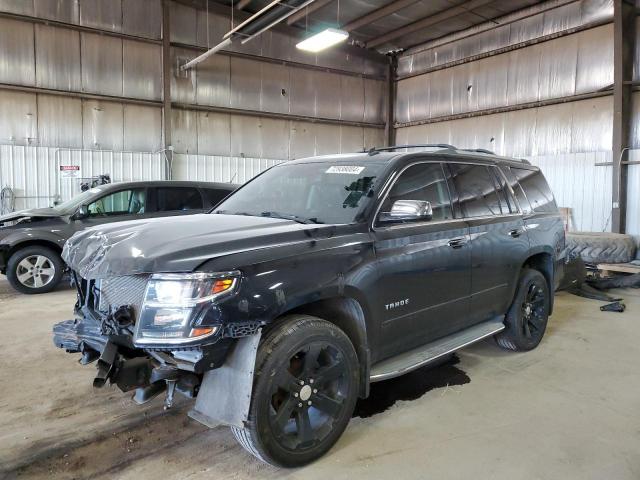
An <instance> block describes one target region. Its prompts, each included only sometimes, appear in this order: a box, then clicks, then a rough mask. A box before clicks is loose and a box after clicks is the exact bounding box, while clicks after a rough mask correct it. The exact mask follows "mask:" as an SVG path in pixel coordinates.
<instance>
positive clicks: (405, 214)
mask: <svg viewBox="0 0 640 480" xmlns="http://www.w3.org/2000/svg"><path fill="white" fill-rule="evenodd" d="M432 218H433V209H432V208H431V203H430V202H427V201H425V200H396V201H395V202H394V204H393V205H392V206H391V211H390V212H382V213H381V214H380V221H381V222H385V223H386V222H415V221H423V222H425V221H426V222H428V221H429V220H431V219H432Z"/></svg>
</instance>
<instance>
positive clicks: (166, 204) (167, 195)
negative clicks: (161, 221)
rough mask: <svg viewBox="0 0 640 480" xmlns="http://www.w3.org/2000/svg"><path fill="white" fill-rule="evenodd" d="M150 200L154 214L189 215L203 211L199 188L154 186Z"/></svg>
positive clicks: (158, 215)
mask: <svg viewBox="0 0 640 480" xmlns="http://www.w3.org/2000/svg"><path fill="white" fill-rule="evenodd" d="M151 190H152V202H153V205H154V206H155V216H157V217H165V216H174V215H189V214H194V213H202V212H204V211H205V208H204V202H203V199H202V194H201V193H200V190H198V189H197V188H195V187H170V186H167V187H155V188H153V189H151Z"/></svg>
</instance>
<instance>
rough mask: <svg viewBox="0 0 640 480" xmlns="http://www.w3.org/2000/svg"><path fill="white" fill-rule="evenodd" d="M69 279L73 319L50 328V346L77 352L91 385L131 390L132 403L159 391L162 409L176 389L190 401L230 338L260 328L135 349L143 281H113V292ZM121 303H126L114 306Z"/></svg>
mask: <svg viewBox="0 0 640 480" xmlns="http://www.w3.org/2000/svg"><path fill="white" fill-rule="evenodd" d="M73 278H74V282H75V284H76V288H77V290H78V301H77V303H76V307H75V318H74V319H73V320H66V321H63V322H60V323H58V324H56V325H54V327H53V343H54V345H55V346H57V347H59V348H62V349H64V350H66V351H67V352H69V353H80V354H81V355H82V356H81V358H80V363H81V364H83V365H87V364H90V363H93V362H96V366H97V372H96V376H95V378H94V381H93V385H94V387H98V388H100V387H103V386H104V385H106V384H107V383H108V384H115V385H117V386H118V388H120V389H121V390H122V391H123V392H129V391H133V390H135V395H134V397H133V399H134V400H135V401H136V402H137V403H144V402H147V401H148V400H150V399H151V398H153V397H155V396H156V395H158V394H160V393H162V392H163V391H166V392H167V395H166V400H165V406H166V407H170V406H171V405H172V403H173V396H174V392H176V391H177V392H179V393H182V394H184V395H185V396H187V397H190V398H193V397H195V396H196V395H197V394H198V390H199V388H200V384H201V382H202V378H203V377H204V375H205V373H206V372H208V371H210V370H214V369H217V368H219V367H220V366H222V365H223V364H224V362H225V359H226V358H227V355H228V352H229V349H230V348H231V346H232V345H233V344H234V342H235V341H236V340H235V339H237V338H240V337H242V336H246V335H250V334H252V333H255V332H256V331H257V329H258V328H259V326H260V324H259V323H257V322H239V323H237V324H233V326H231V325H228V324H226V325H222V326H221V327H220V328H219V329H217V332H218V333H217V335H215V336H214V337H209V338H207V339H206V341H202V342H201V343H199V344H195V345H194V344H189V345H175V346H171V345H156V346H153V345H144V346H140V345H135V344H134V330H135V328H136V322H137V321H139V318H138V317H139V315H138V314H137V312H140V311H141V297H140V295H141V292H144V290H145V279H144V278H142V279H131V278H130V279H125V280H122V281H120V282H116V283H115V285H116V286H117V287H118V288H117V289H116V290H113V288H112V286H111V287H110V286H109V284H108V283H107V282H104V281H103V282H102V283H100V282H99V281H98V282H96V281H92V280H85V279H82V278H81V277H79V276H77V275H76V274H75V273H74V274H73ZM123 287H126V288H123ZM132 292H133V293H132ZM136 292H138V293H136ZM116 298H117V299H118V300H113V299H116ZM123 299H126V300H127V301H130V302H131V304H129V305H119V303H124V301H123ZM114 302H117V303H114ZM222 327H224V328H222Z"/></svg>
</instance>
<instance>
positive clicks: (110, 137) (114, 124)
mask: <svg viewBox="0 0 640 480" xmlns="http://www.w3.org/2000/svg"><path fill="white" fill-rule="evenodd" d="M123 115H124V114H123V107H122V104H121V103H116V102H101V101H98V100H84V101H83V102H82V137H83V147H84V148H85V149H87V150H114V151H121V150H123V148H124V141H123V137H124V118H123ZM52 146H53V145H52Z"/></svg>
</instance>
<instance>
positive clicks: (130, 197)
mask: <svg viewBox="0 0 640 480" xmlns="http://www.w3.org/2000/svg"><path fill="white" fill-rule="evenodd" d="M145 197H146V195H145V189H144V188H139V189H131V190H121V191H119V192H114V193H111V194H109V195H105V196H104V197H102V198H99V199H98V200H96V201H94V202H92V203H90V204H89V205H88V206H87V209H88V211H89V215H90V216H91V217H105V216H114V215H141V214H143V213H144V212H145V207H146V202H145V200H146V198H145Z"/></svg>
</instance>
